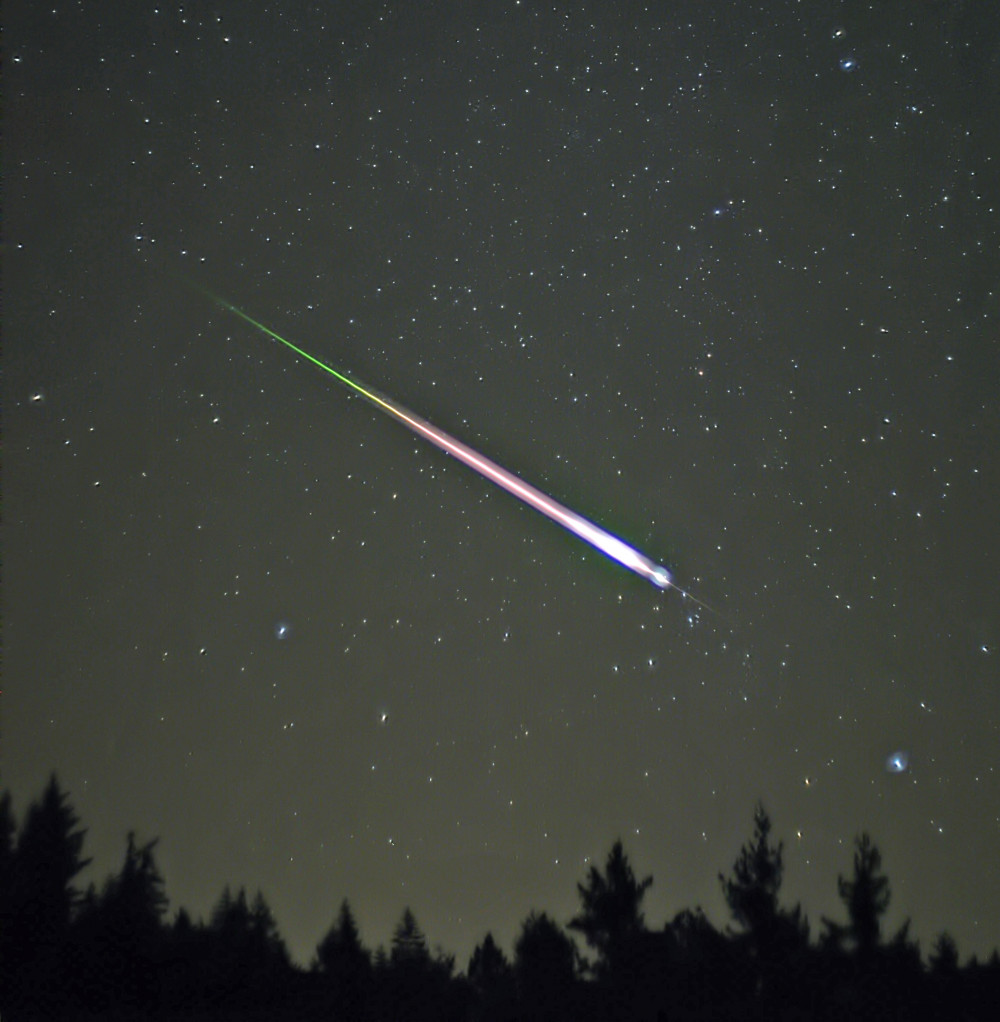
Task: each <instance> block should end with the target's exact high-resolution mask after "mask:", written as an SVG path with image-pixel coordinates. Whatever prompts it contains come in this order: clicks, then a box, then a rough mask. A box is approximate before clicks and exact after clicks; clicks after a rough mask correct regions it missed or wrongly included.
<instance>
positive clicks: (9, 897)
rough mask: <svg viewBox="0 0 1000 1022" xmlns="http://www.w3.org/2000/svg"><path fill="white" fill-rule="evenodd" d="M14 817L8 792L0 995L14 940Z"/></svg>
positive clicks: (0, 886)
mask: <svg viewBox="0 0 1000 1022" xmlns="http://www.w3.org/2000/svg"><path fill="white" fill-rule="evenodd" d="M16 830H17V821H16V820H15V819H14V810H13V807H12V806H11V798H10V792H9V791H5V792H4V793H3V795H2V796H0V997H4V998H5V997H6V995H7V994H8V992H9V991H10V984H11V979H12V975H11V973H10V970H11V963H12V956H13V954H14V944H13V939H12V932H11V931H12V927H13V925H14V861H15V859H14V852H15V832H16Z"/></svg>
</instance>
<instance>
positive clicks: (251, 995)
mask: <svg viewBox="0 0 1000 1022" xmlns="http://www.w3.org/2000/svg"><path fill="white" fill-rule="evenodd" d="M209 933H210V936H211V956H212V967H211V973H212V975H213V977H214V979H215V983H216V985H217V988H218V990H219V992H220V994H221V995H223V996H225V997H226V998H227V999H228V1000H229V1001H230V1002H231V1003H233V1004H236V1005H243V1004H262V1003H268V1002H271V1001H273V1000H274V999H275V997H276V996H277V992H278V991H279V990H280V988H281V986H282V983H283V982H285V981H286V980H287V976H288V972H289V968H290V963H289V959H288V951H287V949H286V948H285V943H284V941H283V940H282V939H281V935H280V934H279V933H278V927H277V924H276V923H275V921H274V916H273V915H272V913H271V909H270V907H269V906H268V904H267V902H266V901H265V899H264V896H263V894H261V892H260V891H258V892H257V894H256V895H255V897H254V900H253V904H252V905H248V904H247V896H246V891H245V889H244V888H242V887H241V888H240V889H239V891H238V892H237V894H236V896H235V897H234V896H233V895H232V893H231V892H230V890H229V887H228V886H227V887H226V888H225V889H224V890H223V892H222V896H221V897H220V899H219V901H218V903H217V904H216V906H215V908H214V909H213V911H212V919H211V923H210V926H209Z"/></svg>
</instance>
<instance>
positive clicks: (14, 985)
mask: <svg viewBox="0 0 1000 1022" xmlns="http://www.w3.org/2000/svg"><path fill="white" fill-rule="evenodd" d="M7 812H8V814H9V806H8V810H7ZM12 819H13V818H12V817H11V816H9V818H8V822H7V823H5V824H4V826H5V827H7V828H8V833H9V830H10V827H11V823H12ZM79 822H80V820H79V818H78V817H77V815H76V813H75V812H74V811H73V809H72V807H71V806H70V804H69V796H68V795H67V794H66V793H65V792H64V791H63V790H62V789H61V788H60V787H59V782H58V781H57V780H56V775H55V774H52V775H51V777H50V778H49V783H48V785H47V786H46V788H45V791H44V792H43V793H42V797H41V799H40V800H39V801H37V802H32V803H31V805H30V806H29V807H28V813H27V816H26V817H25V821H24V825H23V827H22V829H21V833H20V835H19V838H18V842H17V847H16V850H15V851H14V853H13V856H12V857H10V861H9V865H8V877H9V880H8V893H7V899H8V900H7V907H6V912H7V913H8V918H7V920H5V925H4V931H5V937H4V943H5V945H6V946H5V947H4V951H5V954H4V960H3V965H2V970H3V972H2V979H3V995H4V999H5V1000H6V1001H7V1003H8V1004H36V1005H41V1004H44V1003H48V1002H49V1001H51V1000H52V999H53V998H57V997H58V996H59V992H60V991H61V990H62V989H63V986H64V984H65V979H66V975H65V965H66V958H67V956H66V950H67V944H68V940H69V933H70V921H71V918H72V913H73V910H74V908H75V907H76V905H77V904H78V902H79V898H80V894H79V892H78V891H77V889H76V888H75V887H74V886H73V880H74V879H75V878H76V876H77V875H78V874H79V873H80V871H81V870H82V869H84V867H85V866H86V865H87V864H88V863H89V862H90V860H89V859H84V858H83V857H82V855H81V852H82V850H83V840H84V836H85V834H86V831H84V830H80V829H78V824H79ZM8 840H9V839H8Z"/></svg>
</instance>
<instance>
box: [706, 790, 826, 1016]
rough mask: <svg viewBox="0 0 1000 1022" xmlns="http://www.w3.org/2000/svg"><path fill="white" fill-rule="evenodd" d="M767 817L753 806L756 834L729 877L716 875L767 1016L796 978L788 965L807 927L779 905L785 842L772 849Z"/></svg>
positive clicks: (801, 946) (799, 949) (794, 912)
mask: <svg viewBox="0 0 1000 1022" xmlns="http://www.w3.org/2000/svg"><path fill="white" fill-rule="evenodd" d="M770 834H771V819H770V817H769V816H768V814H767V812H766V811H765V810H764V806H763V805H762V804H761V803H760V802H758V803H757V805H756V807H755V808H754V833H753V838H752V839H751V840H750V842H749V843H747V844H744V845H743V847H742V848H741V849H740V854H739V856H738V857H737V859H736V862H735V863H734V864H733V872H732V876H731V877H729V878H727V877H725V876H723V875H722V874H721V873H720V874H719V882H720V884H721V885H722V893H723V895H724V897H725V899H726V904H727V905H728V906H729V910H730V912H731V913H732V915H733V919H734V920H735V922H736V923H737V925H738V926H739V927H740V934H739V936H740V945H741V946H742V948H743V950H744V951H745V953H746V955H747V958H748V964H749V966H750V969H751V972H752V975H753V978H754V988H755V991H756V995H757V998H758V1000H759V1001H760V1003H761V1006H762V1011H764V1012H765V1013H766V1012H767V1011H768V1010H770V1008H772V1007H773V1006H774V1004H775V1003H776V1002H777V1001H779V1000H781V999H782V998H783V996H785V995H786V994H787V988H788V986H789V984H794V982H795V981H796V979H797V976H796V975H794V974H793V973H790V972H789V971H788V970H787V968H786V966H787V964H788V962H789V961H790V959H791V958H792V957H794V956H795V955H796V954H798V953H799V952H802V951H804V950H805V948H806V946H807V941H808V924H807V923H806V922H805V919H804V918H803V916H802V913H801V909H800V908H799V906H796V907H795V908H794V909H792V910H791V911H786V910H783V909H782V908H781V907H780V906H779V904H778V892H779V891H780V890H781V881H782V877H783V875H784V862H783V857H782V856H783V850H784V844H783V843H782V842H780V841H779V842H778V844H777V845H772V844H771V841H770Z"/></svg>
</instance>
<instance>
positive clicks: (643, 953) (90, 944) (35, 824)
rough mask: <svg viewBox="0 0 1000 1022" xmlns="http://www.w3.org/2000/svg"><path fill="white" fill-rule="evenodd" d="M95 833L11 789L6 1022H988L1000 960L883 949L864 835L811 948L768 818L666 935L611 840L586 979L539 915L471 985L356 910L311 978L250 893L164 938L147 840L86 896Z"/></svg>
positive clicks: (320, 955) (6, 802) (579, 918)
mask: <svg viewBox="0 0 1000 1022" xmlns="http://www.w3.org/2000/svg"><path fill="white" fill-rule="evenodd" d="M83 834H84V832H83V831H82V830H81V829H80V827H79V821H78V819H77V817H76V815H75V813H74V812H73V810H72V808H71V807H70V806H69V804H68V799H67V796H66V795H65V794H64V793H63V792H62V791H61V790H60V788H59V786H58V783H57V782H56V779H55V777H54V776H53V777H52V778H51V779H50V781H49V783H48V786H47V787H46V789H45V791H44V793H43V796H42V797H41V798H40V799H39V800H38V801H36V802H34V803H32V804H31V806H30V807H29V811H28V813H27V815H26V817H25V820H24V823H23V826H22V827H21V829H20V831H18V828H17V825H16V821H15V819H14V814H13V811H12V809H11V800H10V796H9V795H8V794H3V793H0V981H2V982H0V1012H2V1014H3V1017H4V1019H6V1018H8V1017H10V1018H12V1019H15V1020H18V1019H25V1020H28V1022H31V1020H34V1019H64V1020H67V1022H87V1020H93V1019H98V1018H100V1019H108V1020H109V1022H124V1020H126V1019H128V1020H130V1022H131V1020H132V1019H135V1018H150V1019H159V1020H160V1022H175V1020H179V1019H181V1018H184V1019H191V1020H193V1022H194V1020H204V1019H210V1018H211V1019H218V1020H219V1022H235V1020H236V1019H240V1020H241V1022H242V1020H246V1022H252V1020H257V1019H261V1020H262V1019H264V1018H295V1019H300V1020H302V1022H313V1020H315V1022H319V1020H320V1019H324V1020H330V1022H515V1020H516V1022H543V1020H544V1022H570V1020H572V1022H578V1020H579V1022H583V1020H586V1019H601V1020H602V1022H654V1020H656V1022H660V1020H666V1019H669V1020H671V1022H695V1020H698V1019H703V1018H716V1019H720V1020H731V1019H737V1018H738V1019H759V1020H764V1019H766V1020H768V1022H801V1020H804V1019H817V1020H820V1022H822V1020H830V1022H833V1020H836V1022H840V1020H843V1019H857V1020H859V1022H860V1020H863V1019H869V1018H870V1019H878V1020H879V1022H891V1020H894V1019H898V1020H900V1022H902V1020H904V1019H905V1020H906V1022H922V1020H930V1019H935V1020H937V1019H952V1018H955V1019H962V1020H963V1022H966V1020H967V1022H987V1020H988V1022H993V1019H995V1018H996V1006H997V1004H1000V955H998V954H997V952H994V953H993V956H992V957H991V958H990V959H989V961H987V962H985V963H982V964H980V963H979V962H978V961H977V960H976V959H975V957H973V958H972V959H971V960H970V961H969V962H968V963H967V964H966V965H965V966H964V967H963V966H962V965H960V963H959V958H958V949H957V947H956V946H955V942H954V940H953V939H952V938H951V937H950V936H949V935H948V933H947V932H942V933H941V934H940V936H939V937H938V938H937V940H936V941H935V943H934V945H933V947H932V949H931V952H930V954H929V956H928V960H927V963H926V965H925V963H924V962H923V961H922V960H921V958H920V952H919V948H918V946H917V943H916V942H915V941H914V940H913V939H912V938H911V937H910V933H909V924H908V923H906V924H904V925H903V926H902V927H901V928H900V929H899V931H898V932H897V933H896V934H895V935H893V936H892V937H890V938H886V937H885V936H884V935H883V933H882V918H883V916H884V914H885V912H886V910H887V908H888V905H889V894H890V891H889V884H888V880H887V879H886V878H885V877H884V876H883V875H882V874H881V857H880V855H879V853H878V849H877V848H876V847H875V845H874V843H873V842H872V841H871V839H870V838H869V837H868V835H867V834H862V835H860V836H859V837H858V838H857V839H856V844H855V854H854V861H853V866H854V868H853V872H852V874H851V876H850V878H848V879H845V878H844V877H843V876H841V877H839V878H838V884H837V890H838V893H839V895H840V898H841V900H842V901H843V902H844V905H845V908H846V912H847V917H848V918H847V922H846V923H831V922H830V921H829V920H825V921H824V922H825V933H824V935H823V938H822V939H821V941H820V942H819V944H818V945H816V946H810V945H809V943H808V932H807V930H808V928H807V926H806V924H805V921H804V919H803V917H802V915H801V911H800V909H799V908H798V907H797V906H796V907H795V908H794V909H792V910H788V909H785V908H783V907H782V906H781V904H780V902H779V896H780V892H781V882H782V878H783V860H782V845H781V843H780V842H778V843H775V842H774V841H773V840H772V838H771V822H770V819H769V818H768V816H767V814H766V813H765V812H764V809H763V807H762V806H761V805H759V804H758V805H757V806H756V808H755V812H754V831H753V835H752V837H751V839H750V840H749V841H748V842H747V843H746V844H744V845H743V847H742V848H741V850H740V854H739V856H738V857H737V859H736V861H735V863H734V865H733V870H732V873H731V874H730V875H729V876H728V877H723V876H721V875H720V877H719V879H720V883H721V885H722V892H723V894H724V896H725V898H726V901H727V903H728V905H729V908H730V911H731V913H732V923H731V927H729V928H726V929H725V930H719V929H716V928H715V927H714V926H713V925H712V924H711V923H710V922H709V920H708V919H707V918H706V917H705V915H704V913H703V912H702V911H701V910H700V909H696V910H695V911H690V910H684V911H682V912H679V913H678V914H677V915H676V916H675V917H674V919H673V920H672V921H671V922H670V923H668V924H667V925H666V926H664V927H663V928H662V929H661V930H649V929H647V928H646V926H645V921H644V919H643V915H642V912H641V908H642V899H643V896H644V894H645V891H646V890H647V889H648V887H649V885H650V883H651V880H650V878H646V879H643V880H637V879H636V877H635V875H634V874H633V872H632V870H631V868H630V866H629V863H628V859H627V857H626V855H625V853H624V850H623V849H622V846H621V842H620V841H619V842H617V843H616V844H615V845H614V846H613V847H612V849H611V853H610V854H609V856H608V859H607V862H606V864H605V867H604V869H603V870H598V869H594V868H591V869H590V870H589V872H588V874H587V876H586V877H585V880H584V882H583V883H580V884H578V885H577V892H578V894H579V895H580V899H581V906H580V911H579V912H578V914H577V915H576V916H575V917H574V918H573V920H572V926H573V929H575V930H577V931H579V932H581V933H583V934H584V936H585V937H586V939H587V942H588V944H589V946H591V947H593V948H595V949H596V950H597V953H598V956H599V957H598V966H599V967H598V968H596V969H594V970H593V974H592V975H591V976H589V977H585V976H583V975H581V971H580V969H581V961H580V959H579V957H578V955H577V951H576V947H575V946H574V944H573V941H572V940H571V939H570V937H569V935H568V934H567V933H566V932H565V931H564V930H563V929H562V928H561V927H560V926H559V925H558V924H556V923H555V922H553V921H552V919H551V918H549V917H548V916H547V915H545V914H544V913H535V912H532V913H531V914H530V915H529V916H528V918H527V919H526V920H525V921H524V923H523V925H522V928H521V931H520V933H519V935H518V938H517V940H516V942H515V947H514V958H513V964H510V963H509V962H508V960H507V958H506V957H505V955H504V953H503V951H502V950H501V949H500V948H499V947H498V946H497V944H496V942H495V941H494V939H493V936H492V935H491V934H489V933H488V934H487V935H486V937H485V938H484V939H483V941H482V942H481V943H480V944H479V945H478V946H477V947H476V948H475V950H474V951H473V954H472V956H471V958H470V960H469V965H468V969H467V976H461V975H458V976H456V975H455V973H454V958H453V957H451V956H449V955H446V954H445V953H443V952H442V951H440V950H439V949H435V951H434V952H431V951H429V950H428V945H427V940H426V938H425V937H424V934H423V932H422V931H421V929H420V927H419V926H418V925H417V921H416V918H415V916H414V915H413V913H412V912H411V911H410V909H409V908H407V909H406V910H405V911H404V912H403V914H402V917H401V918H400V921H399V923H398V925H397V926H396V927H395V929H394V931H393V934H392V940H391V943H390V945H389V951H388V953H387V952H386V950H385V949H384V948H383V947H379V949H378V951H377V953H376V955H375V956H374V962H373V961H372V956H371V955H369V952H368V951H367V950H366V949H365V948H364V947H363V945H362V943H361V939H360V936H359V933H358V926H357V923H356V922H355V918H354V915H353V913H352V911H351V908H350V906H349V904H348V902H347V901H346V900H345V901H344V902H343V903H342V904H341V906H340V910H339V913H338V915H337V917H336V919H335V921H334V923H333V925H332V926H331V927H330V930H329V931H328V932H327V933H326V935H325V936H324V937H323V939H322V940H321V941H320V943H319V944H318V946H317V949H316V956H315V959H314V961H313V964H312V967H311V968H310V970H309V971H308V972H306V971H304V970H302V969H301V968H298V967H297V966H295V965H293V964H292V963H291V962H290V960H289V958H288V953H287V951H286V949H285V945H284V942H283V940H282V938H281V935H280V933H279V932H278V927H277V924H276V922H275V919H274V916H273V914H272V913H271V910H270V908H269V907H268V904H267V902H266V901H265V900H264V898H263V896H262V895H261V894H260V893H259V892H258V893H257V895H256V896H255V897H254V899H253V900H252V901H250V900H248V898H247V895H246V891H245V890H244V888H242V887H241V888H240V889H239V890H238V891H237V892H236V894H233V893H232V892H231V890H230V888H229V887H226V888H225V890H224V891H223V893H222V896H221V897H220V899H219V901H218V903H217V904H216V906H215V907H214V909H213V911H212V913H211V916H210V920H209V922H208V923H207V924H204V923H201V922H193V921H192V920H191V918H190V916H189V915H188V914H187V912H185V911H184V910H183V909H182V910H180V912H179V913H178V914H177V917H176V919H175V921H174V923H173V925H172V926H167V925H165V924H164V912H165V909H166V905H167V898H166V893H165V890H164V883H163V877H162V876H161V874H160V872H159V869H158V868H157V865H156V861H155V850H156V842H155V841H149V842H146V843H141V842H139V841H137V840H136V838H135V835H134V834H132V833H130V834H129V835H128V841H127V845H126V850H125V856H124V860H123V862H122V865H121V868H120V869H119V871H118V872H117V873H115V874H113V875H112V876H110V877H109V878H108V879H107V881H106V882H105V883H104V885H103V887H101V888H100V890H98V888H97V887H96V886H95V885H94V884H91V885H90V886H89V888H88V891H87V893H86V895H84V896H83V897H82V898H81V896H80V895H79V893H78V891H77V889H76V887H75V886H74V881H75V879H76V877H77V874H78V873H79V872H80V870H81V869H82V868H83V866H84V865H85V860H84V859H83V858H82V855H81V853H82V845H83Z"/></svg>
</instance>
